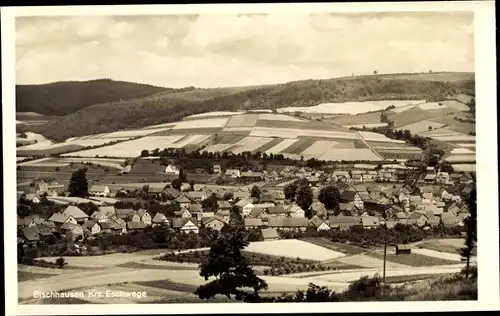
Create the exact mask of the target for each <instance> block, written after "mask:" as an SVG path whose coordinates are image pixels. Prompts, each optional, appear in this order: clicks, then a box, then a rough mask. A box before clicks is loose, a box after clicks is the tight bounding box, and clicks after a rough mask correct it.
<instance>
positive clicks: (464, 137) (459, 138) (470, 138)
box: [430, 134, 476, 142]
mask: <svg viewBox="0 0 500 316" xmlns="http://www.w3.org/2000/svg"><path fill="white" fill-rule="evenodd" d="M430 137H432V138H435V139H437V140H440V141H444V142H446V141H448V142H454V141H456V142H460V141H476V136H471V135H465V134H462V135H457V136H430Z"/></svg>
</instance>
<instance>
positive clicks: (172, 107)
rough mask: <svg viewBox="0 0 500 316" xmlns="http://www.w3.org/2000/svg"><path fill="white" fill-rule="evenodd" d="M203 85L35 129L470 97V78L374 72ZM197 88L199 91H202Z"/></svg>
mask: <svg viewBox="0 0 500 316" xmlns="http://www.w3.org/2000/svg"><path fill="white" fill-rule="evenodd" d="M223 89H224V93H220V91H219V90H218V89H206V90H205V92H204V94H203V95H202V97H200V93H201V92H199V90H201V89H197V91H198V92H196V93H194V92H185V93H173V94H171V93H160V94H156V95H153V96H150V97H146V98H136V99H130V100H123V101H115V102H109V103H101V104H95V105H92V106H89V107H87V108H84V109H82V110H80V111H78V112H76V113H73V114H70V115H68V116H66V117H64V118H61V119H58V120H55V121H53V122H49V123H48V124H45V125H43V126H40V127H38V128H37V132H39V133H42V134H43V135H44V136H46V137H48V138H51V139H55V140H64V139H66V138H68V137H78V136H83V135H87V134H93V133H106V132H113V131H117V130H122V129H125V128H133V127H144V126H148V125H154V124H161V123H169V122H175V121H179V120H181V119H182V118H184V117H185V116H188V115H193V114H199V113H204V112H210V111H234V110H255V109H276V108H279V107H289V106H313V105H317V104H319V103H327V102H352V101H370V100H409V99H413V100H422V99H426V100H428V101H438V100H445V99H446V98H447V97H449V96H453V95H456V94H468V95H474V81H473V80H472V81H458V82H454V83H452V82H442V81H425V80H421V79H415V80H412V79H380V78H378V76H370V77H359V78H358V79H356V77H353V78H337V79H327V80H305V81H296V82H290V83H286V84H277V85H269V86H264V87H253V88H252V87H247V88H246V89H245V88H234V89H228V88H223ZM202 91H203V90H202Z"/></svg>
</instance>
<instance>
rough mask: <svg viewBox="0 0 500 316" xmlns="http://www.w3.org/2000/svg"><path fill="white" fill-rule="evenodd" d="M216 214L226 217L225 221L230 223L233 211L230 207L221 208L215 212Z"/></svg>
mask: <svg viewBox="0 0 500 316" xmlns="http://www.w3.org/2000/svg"><path fill="white" fill-rule="evenodd" d="M215 215H218V216H220V217H221V218H223V219H224V222H226V223H229V218H230V217H231V211H230V210H228V209H220V210H218V211H217V212H216V213H215Z"/></svg>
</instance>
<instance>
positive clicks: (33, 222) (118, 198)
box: [17, 164, 475, 247]
mask: <svg viewBox="0 0 500 316" xmlns="http://www.w3.org/2000/svg"><path fill="white" fill-rule="evenodd" d="M340 169H342V170H335V171H333V172H331V173H327V172H325V171H323V170H314V169H312V168H308V167H302V168H298V167H283V168H282V170H280V171H276V170H273V171H272V172H269V173H268V172H266V171H264V172H252V171H241V170H238V169H227V170H221V167H220V165H214V166H213V173H214V174H216V175H218V179H221V178H222V179H229V180H242V179H245V183H248V182H250V184H247V185H232V186H228V185H217V184H211V183H203V184H194V183H192V182H191V183H182V185H181V187H180V188H179V187H177V188H174V187H173V186H172V185H171V184H168V183H146V184H141V187H138V188H137V189H135V190H132V189H124V188H119V184H118V185H117V184H113V185H111V184H109V185H106V184H100V183H95V184H92V183H88V193H89V196H88V197H68V190H67V188H65V187H64V185H62V184H59V183H57V182H46V181H44V180H43V179H37V180H34V181H33V182H32V184H31V185H30V188H29V191H28V192H23V191H18V201H19V203H20V204H24V205H29V206H30V205H31V206H32V205H38V204H43V203H48V204H54V205H57V206H59V207H60V210H61V211H60V212H56V213H54V214H52V215H50V216H47V217H43V216H42V215H41V214H36V213H33V214H29V215H26V216H23V217H20V216H19V212H18V219H17V227H18V243H21V244H23V245H24V246H25V247H27V246H28V245H32V246H33V245H36V244H37V243H39V242H50V240H54V239H52V238H53V235H56V236H63V237H64V238H65V240H68V241H71V242H75V241H82V240H85V239H87V238H90V239H92V238H95V237H96V236H99V235H102V234H128V233H130V232H134V231H138V230H144V229H146V228H148V227H165V229H169V230H171V231H172V230H173V231H174V232H176V233H179V234H182V233H194V234H198V233H199V231H200V229H201V228H205V229H210V230H215V231H220V230H221V229H222V227H224V225H227V224H228V223H229V217H230V212H231V210H232V209H237V210H238V211H239V212H240V214H241V215H242V216H243V218H244V221H245V226H246V228H247V229H257V230H260V231H261V233H262V240H272V239H278V238H280V232H284V231H296V232H301V231H302V232H305V231H325V230H349V229H351V228H353V227H358V228H364V229H371V228H378V227H387V228H393V227H395V226H396V225H397V224H401V225H410V226H412V227H416V228H419V229H422V230H429V229H433V228H435V227H447V228H453V227H461V226H463V225H464V219H465V218H466V217H467V216H468V215H469V210H468V207H467V205H466V203H464V201H463V200H464V197H466V196H467V195H468V194H469V193H470V192H471V190H472V188H473V186H474V185H475V183H474V180H473V176H472V175H471V174H469V173H463V172H461V173H451V174H450V173H447V172H441V171H439V170H436V169H435V168H433V167H427V169H426V171H425V172H423V173H422V172H420V173H418V172H416V171H415V170H414V168H412V167H407V166H405V165H404V164H387V165H382V166H380V165H379V166H377V165H369V164H365V165H363V164H351V165H344V166H343V167H342V168H340ZM166 171H167V172H168V173H170V174H173V175H175V176H178V175H179V173H180V171H179V168H178V167H176V166H174V165H168V166H167V167H166ZM415 174H416V175H417V176H415ZM412 176H413V178H412V183H409V181H408V179H409V178H411V177H412ZM298 183H301V185H304V184H307V186H308V187H309V188H310V189H311V192H312V201H310V202H309V203H307V202H306V204H309V205H308V207H301V206H300V205H299V204H300V203H299V204H298V203H297V201H294V197H293V196H292V197H290V196H286V194H287V193H286V191H287V189H286V188H287V186H291V185H293V184H298ZM172 184H173V182H172ZM124 186H125V185H124ZM329 186H333V187H335V188H337V189H338V191H339V193H340V197H339V200H338V201H337V202H335V203H334V204H335V207H334V209H328V208H327V207H325V205H324V203H323V202H324V201H323V202H322V201H320V192H321V190H322V189H323V188H327V187H329ZM110 187H113V189H110ZM115 188H116V189H115ZM296 190H297V189H296ZM292 195H293V194H292ZM140 200H150V201H155V202H157V204H158V205H159V207H165V208H168V210H169V211H168V212H160V211H158V207H156V208H155V209H154V210H153V209H147V208H144V207H143V206H142V205H140V203H139V204H134V202H137V201H140ZM127 203H128V204H127ZM89 204H91V205H93V206H92V207H90V208H88V207H85V208H84V209H85V210H86V211H84V210H82V209H81V208H80V207H79V206H81V205H89ZM329 204H330V203H329ZM137 205H139V206H137ZM302 206H304V204H303V203H302ZM89 209H90V210H91V211H89Z"/></svg>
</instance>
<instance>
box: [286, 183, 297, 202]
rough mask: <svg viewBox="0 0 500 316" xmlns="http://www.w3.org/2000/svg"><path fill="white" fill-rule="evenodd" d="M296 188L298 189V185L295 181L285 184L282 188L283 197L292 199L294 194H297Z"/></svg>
mask: <svg viewBox="0 0 500 316" xmlns="http://www.w3.org/2000/svg"><path fill="white" fill-rule="evenodd" d="M297 189H298V186H297V183H296V182H292V183H289V184H287V185H285V187H284V188H283V193H284V194H285V199H288V200H290V201H294V200H295V194H297Z"/></svg>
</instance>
